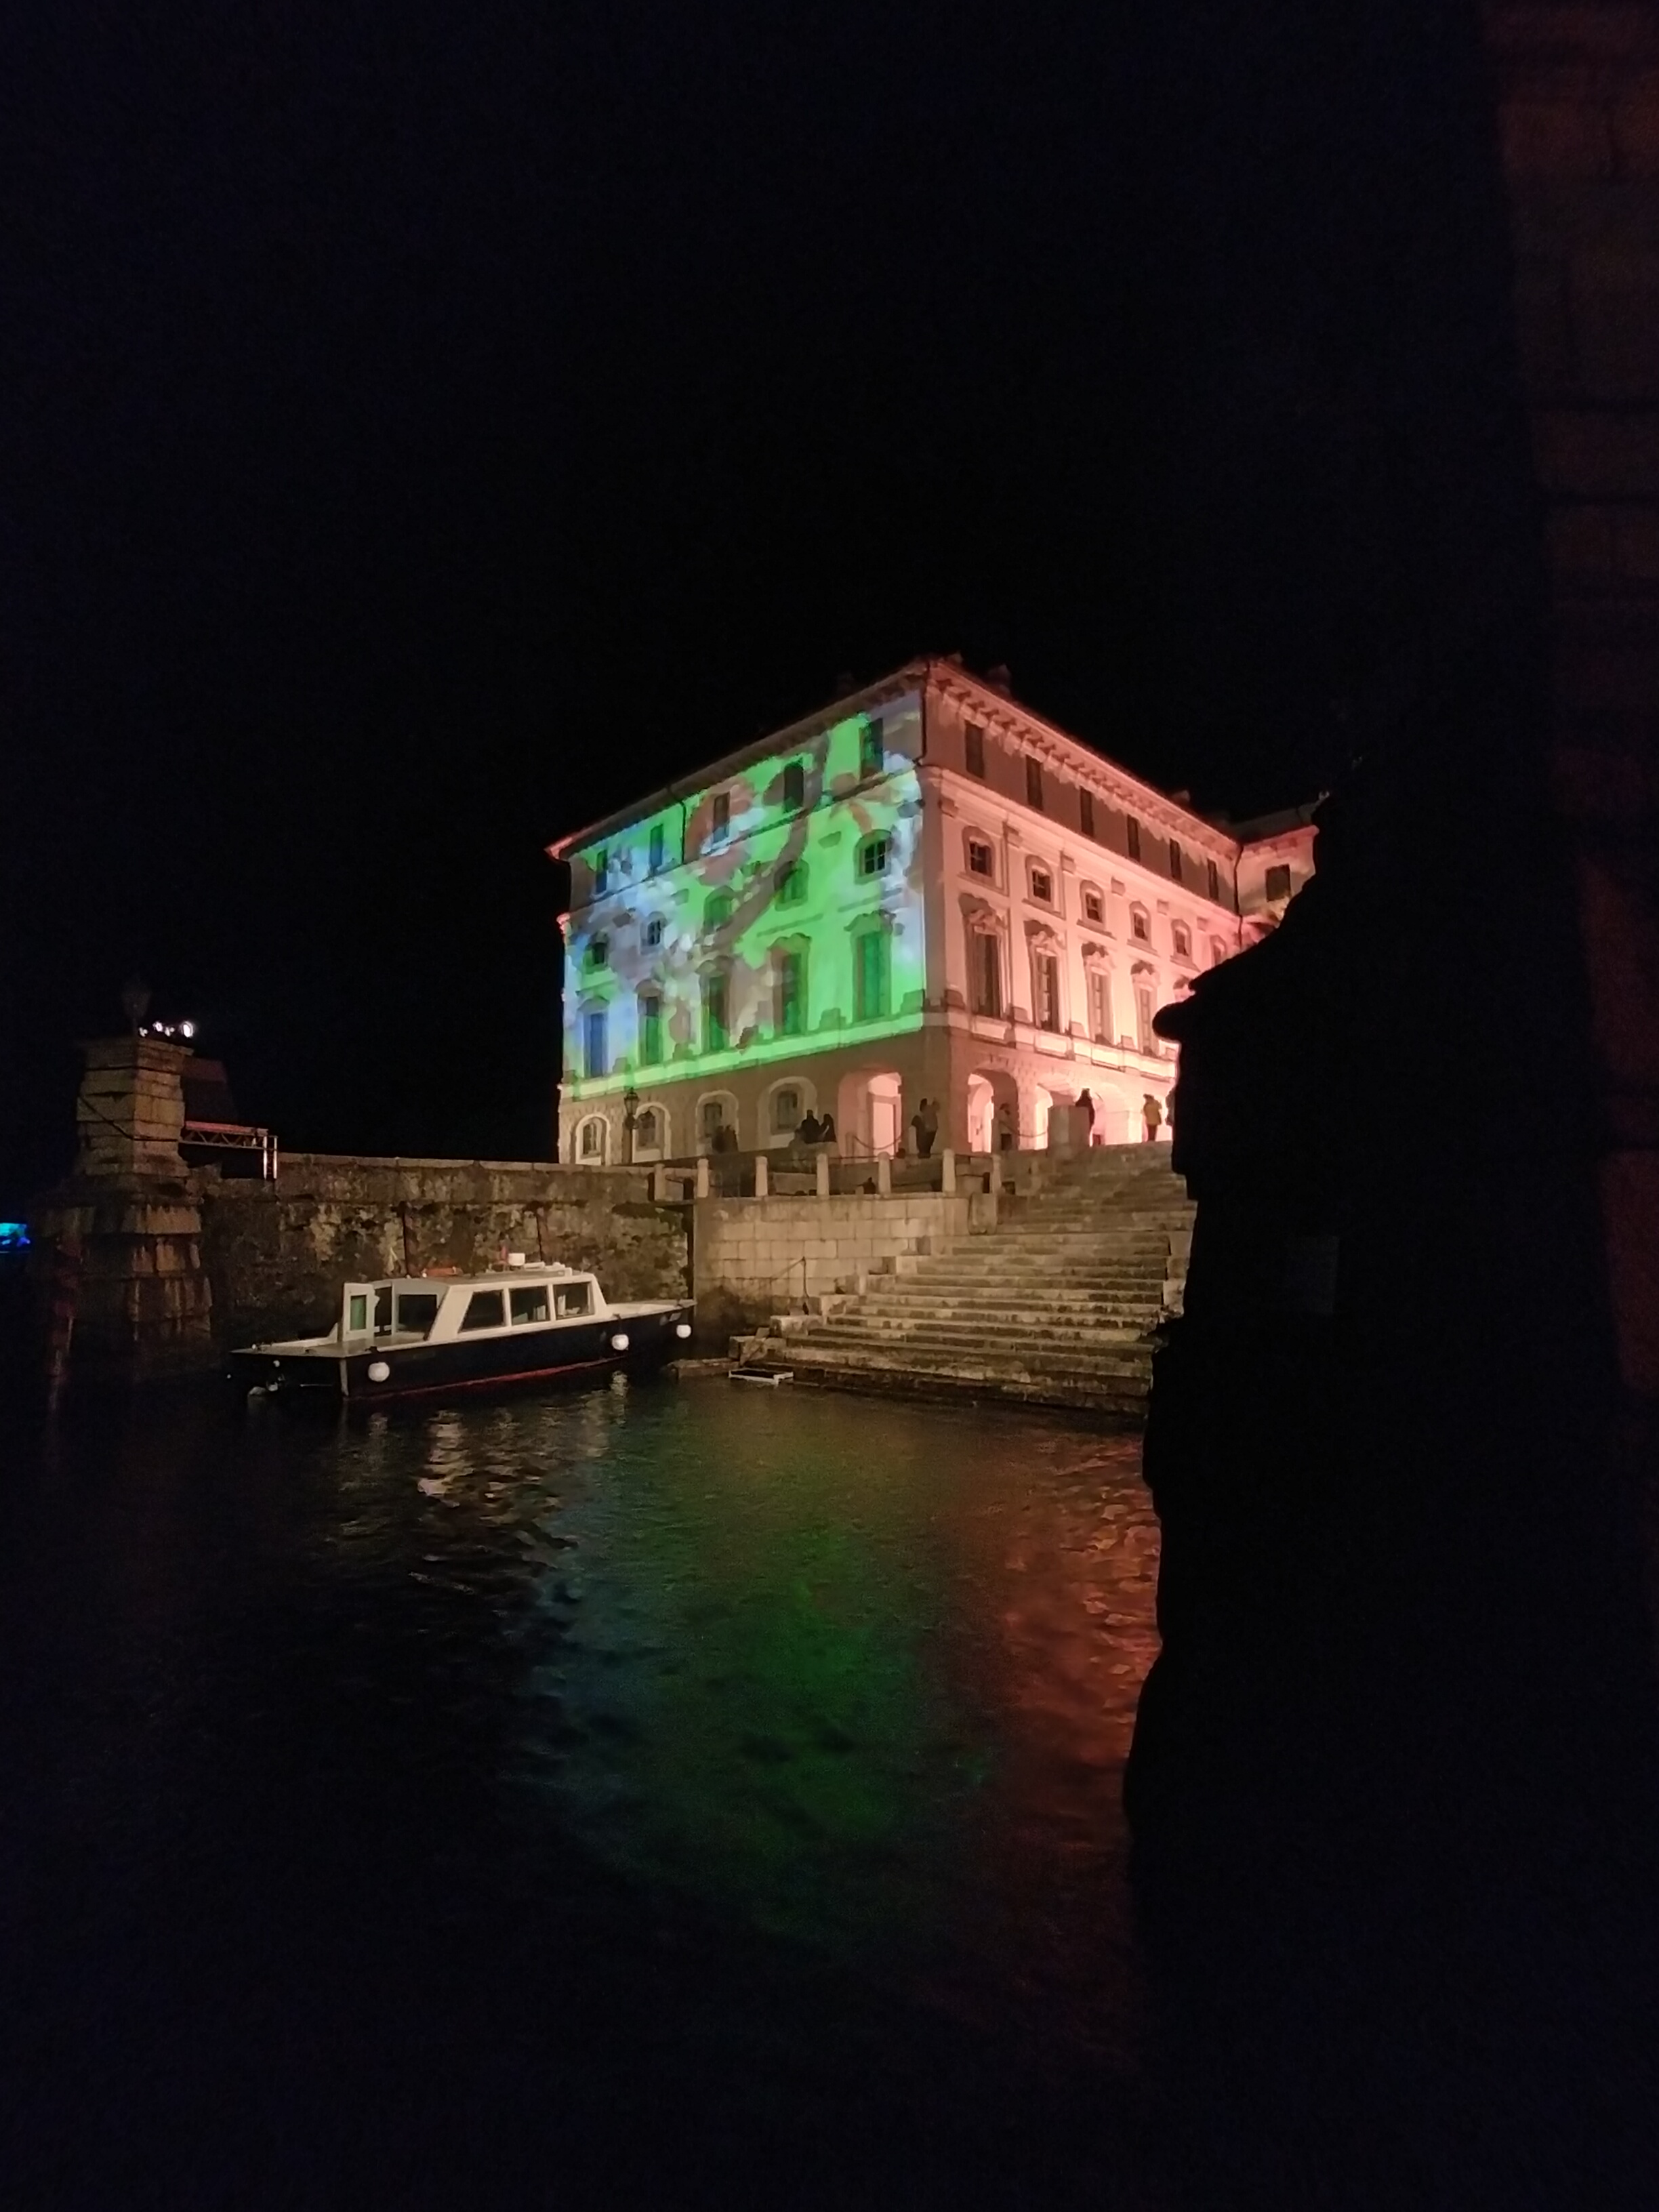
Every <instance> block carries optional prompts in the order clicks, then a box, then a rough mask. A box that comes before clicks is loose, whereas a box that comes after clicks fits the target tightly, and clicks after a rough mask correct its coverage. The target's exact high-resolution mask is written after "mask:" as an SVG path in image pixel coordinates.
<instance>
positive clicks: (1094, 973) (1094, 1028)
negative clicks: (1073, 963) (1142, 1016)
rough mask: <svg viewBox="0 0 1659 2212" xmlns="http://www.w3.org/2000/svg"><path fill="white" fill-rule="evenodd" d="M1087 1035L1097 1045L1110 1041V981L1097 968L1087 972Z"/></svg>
mask: <svg viewBox="0 0 1659 2212" xmlns="http://www.w3.org/2000/svg"><path fill="white" fill-rule="evenodd" d="M1089 1034H1090V1036H1091V1037H1092V1038H1093V1039H1094V1041H1095V1042H1096V1043H1097V1044H1110V1042H1111V1041H1112V979H1111V977H1110V976H1109V975H1108V974H1107V972H1106V970H1105V969H1103V968H1099V967H1091V969H1090V970H1089Z"/></svg>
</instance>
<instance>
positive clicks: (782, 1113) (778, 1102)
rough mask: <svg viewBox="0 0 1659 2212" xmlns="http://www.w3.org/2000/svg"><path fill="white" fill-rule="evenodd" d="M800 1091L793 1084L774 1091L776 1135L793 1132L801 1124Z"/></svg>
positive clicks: (773, 1129) (773, 1110)
mask: <svg viewBox="0 0 1659 2212" xmlns="http://www.w3.org/2000/svg"><path fill="white" fill-rule="evenodd" d="M800 1118H801V1113H800V1093H799V1091H797V1090H795V1089H794V1088H793V1086H792V1085H789V1084H787V1083H786V1084H785V1085H784V1086H783V1088H782V1090H781V1091H774V1092H773V1093H772V1133H773V1135H774V1136H775V1137H787V1136H791V1135H793V1133H794V1132H795V1130H796V1129H797V1128H799V1126H800Z"/></svg>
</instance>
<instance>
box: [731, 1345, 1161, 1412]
mask: <svg viewBox="0 0 1659 2212" xmlns="http://www.w3.org/2000/svg"><path fill="white" fill-rule="evenodd" d="M757 1364H764V1363H763V1362H757ZM774 1364H775V1365H776V1366H778V1367H787V1368H788V1369H790V1370H792V1372H793V1374H795V1375H796V1376H798V1377H809V1376H821V1377H830V1376H834V1377H836V1378H837V1379H840V1380H842V1381H844V1382H846V1383H849V1384H854V1383H857V1382H858V1381H859V1380H860V1378H863V1377H869V1378H872V1379H876V1380H885V1381H888V1382H898V1381H900V1380H902V1378H904V1377H908V1376H914V1377H915V1378H917V1379H918V1380H928V1381H933V1382H938V1383H949V1384H951V1385H952V1386H954V1387H955V1388H957V1389H962V1390H964V1391H969V1392H975V1391H984V1392H989V1393H990V1394H992V1395H1006V1396H1012V1397H1019V1398H1027V1399H1030V1400H1033V1401H1036V1402H1040V1403H1043V1404H1048V1405H1079V1406H1101V1407H1121V1409H1122V1410H1124V1411H1125V1412H1127V1413H1138V1412H1144V1410H1145V1407H1146V1398H1147V1395H1148V1394H1149V1391H1150V1389H1151V1382H1152V1368H1151V1363H1150V1362H1148V1363H1147V1364H1146V1367H1145V1368H1144V1369H1142V1368H1137V1367H1130V1366H1124V1367H1121V1368H1118V1369H1115V1370H1105V1369H1085V1368H1081V1367H1078V1366H1073V1365H1067V1366H1066V1367H1064V1368H1061V1369H1056V1370H1053V1371H1051V1372H1050V1371H1044V1370H1036V1369H1030V1368H1024V1367H1014V1366H1005V1365H1001V1364H991V1363H988V1362H985V1361H978V1360H975V1361H966V1360H960V1359H957V1360H950V1359H928V1358H923V1357H921V1356H914V1357H906V1358H887V1359H878V1358H872V1357H870V1356H869V1355H867V1354H865V1355H848V1354H846V1353H837V1352H835V1351H833V1350H824V1351H821V1352H817V1353H815V1354H807V1353H805V1352H802V1353H799V1354H798V1353H796V1352H791V1353H790V1354H789V1356H788V1357H787V1358H780V1359H778V1360H777V1361H776V1362H775V1363H774Z"/></svg>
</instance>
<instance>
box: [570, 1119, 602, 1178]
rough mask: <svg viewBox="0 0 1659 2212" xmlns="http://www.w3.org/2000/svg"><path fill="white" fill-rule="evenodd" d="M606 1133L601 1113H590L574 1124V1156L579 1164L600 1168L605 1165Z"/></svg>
mask: <svg viewBox="0 0 1659 2212" xmlns="http://www.w3.org/2000/svg"><path fill="white" fill-rule="evenodd" d="M607 1133H608V1131H607V1127H606V1123H605V1116H604V1115H602V1114H590V1115H588V1116H587V1118H586V1121H579V1122H578V1123H577V1124H576V1158H577V1161H578V1163H579V1164H580V1165H581V1166H583V1167H590V1168H602V1167H603V1166H604V1165H605V1138H606V1135H607Z"/></svg>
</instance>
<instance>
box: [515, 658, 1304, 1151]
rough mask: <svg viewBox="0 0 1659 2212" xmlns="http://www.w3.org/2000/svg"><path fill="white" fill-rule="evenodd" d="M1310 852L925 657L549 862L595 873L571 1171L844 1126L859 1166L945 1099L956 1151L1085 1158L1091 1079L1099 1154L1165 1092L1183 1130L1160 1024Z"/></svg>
mask: <svg viewBox="0 0 1659 2212" xmlns="http://www.w3.org/2000/svg"><path fill="white" fill-rule="evenodd" d="M872 732H874V735H873V737H872ZM773 817H776V818H775V819H774V818H773ZM665 822H666V823H667V825H668V827H667V830H666V833H665V831H664V829H663V828H662V826H661V825H662V824H663V823H665ZM711 823H718V824H719V825H720V833H719V836H718V839H717V840H714V842H711V833H710V829H709V827H708V825H709V824H711ZM635 848H638V849H637V851H636V850H635ZM774 848H776V850H775V851H774ZM877 848H879V849H880V852H881V857H882V859H883V861H884V873H882V874H881V875H880V876H876V875H874V874H872V871H871V868H870V862H871V860H872V854H873V853H874V852H875V850H876V849H877ZM1312 848H1313V831H1312V828H1311V826H1310V823H1308V821H1307V819H1306V812H1305V810H1304V811H1302V812H1299V813H1297V814H1296V815H1285V816H1283V817H1276V818H1274V819H1273V820H1272V821H1269V822H1264V823H1260V824H1255V825H1247V826H1243V827H1242V828H1234V827H1231V826H1223V825H1219V824H1218V823H1215V822H1212V821H1210V820H1207V819H1206V817H1203V816H1201V815H1200V814H1197V813H1194V811H1192V810H1191V808H1190V807H1188V806H1187V805H1184V804H1182V803H1181V802H1180V801H1178V800H1176V799H1172V798H1170V797H1169V796H1167V795H1166V794H1164V793H1161V792H1159V791H1157V790H1155V789H1154V788H1153V787H1152V786H1150V785H1148V784H1146V783H1143V782H1141V781H1139V779H1138V778H1136V777H1134V776H1133V775H1130V774H1129V773H1128V772H1127V770H1126V769H1121V768H1119V767H1118V766H1116V765H1115V763H1113V762H1111V761H1109V760H1107V759H1105V758H1103V757H1102V756H1101V755H1100V754H1098V753H1097V752H1095V751H1093V750H1091V748H1089V747H1088V746H1086V745H1084V744H1080V743H1079V742H1078V740H1076V739H1075V738H1070V737H1068V736H1066V733H1065V732H1062V731H1060V730H1059V729H1056V728H1055V727H1054V726H1053V725H1052V724H1050V723H1048V722H1045V721H1043V720H1042V719H1041V718H1040V717H1038V716H1036V715H1035V714H1030V712H1028V711H1027V710H1026V709H1025V708H1023V707H1021V706H1020V705H1019V704H1018V702H1015V701H1014V700H1013V699H1012V698H1011V697H1010V696H1007V695H1006V692H1005V691H1004V690H1001V689H1000V688H998V687H997V686H996V685H994V684H989V683H987V682H984V681H981V679H980V678H976V677H974V676H972V675H970V674H969V673H968V672H967V671H965V670H964V669H963V668H962V667H960V666H959V665H957V664H956V663H955V662H954V661H951V660H931V659H930V660H919V661H915V662H913V663H911V664H909V665H907V666H906V667H904V668H902V669H900V670H898V671H896V672H895V673H894V674H893V675H892V676H891V677H890V678H886V679H885V680H884V682H882V683H880V684H872V685H871V686H869V687H868V688H867V689H866V690H863V691H860V692H859V693H857V694H855V695H854V696H852V697H850V698H847V699H842V700H838V701H837V702H836V703H835V704H834V705H833V706H832V707H829V708H825V709H824V711H823V713H822V714H818V715H815V716H813V717H811V718H808V719H807V720H804V721H802V722H799V723H798V724H795V725H793V726H791V727H790V728H788V729H786V730H783V731H780V732H777V733H775V735H773V736H771V737H769V738H766V739H765V740H763V742H762V743H761V744H756V745H750V746H747V747H744V749H743V750H741V751H738V752H734V753H732V754H731V755H728V756H727V757H725V758H724V759H722V760H720V761H717V762H714V763H712V764H711V765H710V766H709V767H708V769H704V770H702V771H701V772H699V774H698V775H696V778H695V779H691V780H688V781H687V782H685V783H684V784H681V785H678V786H676V787H674V789H673V790H672V791H671V792H670V793H662V792H659V793H652V794H650V795H649V796H647V797H646V798H644V799H641V802H640V804H639V805H637V806H635V807H630V808H628V809H625V810H623V811H621V812H619V813H618V814H617V815H615V816H613V817H611V818H610V819H608V820H607V821H605V822H604V823H597V824H594V825H592V827H591V828H589V829H584V830H582V831H580V832H579V833H577V834H576V835H574V836H570V837H567V838H564V839H562V840H560V841H559V842H557V843H556V844H555V845H553V846H552V847H550V852H551V853H552V854H554V856H555V857H556V858H560V859H564V860H568V861H569V863H570V866H571V872H572V900H571V908H570V911H569V913H568V915H565V916H564V917H562V920H563V922H564V927H565V933H566V942H567V973H566V984H565V1052H564V1067H565V1074H564V1080H563V1085H562V1099H561V1107H560V1128H559V1139H560V1145H559V1150H560V1157H561V1158H563V1159H567V1160H571V1161H574V1162H576V1163H578V1164H580V1163H582V1162H584V1161H586V1163H588V1164H592V1165H594V1166H600V1165H614V1164H618V1163H620V1162H623V1161H625V1160H627V1159H628V1158H629V1155H630V1153H631V1156H632V1158H634V1159H635V1160H636V1161H644V1160H653V1159H664V1158H686V1157H690V1156H692V1155H695V1154H696V1153H699V1152H706V1151H708V1150H709V1149H710V1148H711V1147H712V1146H713V1145H714V1141H715V1132H716V1131H717V1130H719V1129H720V1128H725V1129H728V1130H730V1131H731V1132H732V1139H721V1141H723V1142H725V1141H735V1143H736V1145H737V1146H738V1148H739V1149H742V1150H744V1151H751V1150H757V1149H761V1148H764V1147H769V1146H781V1145H784V1144H787V1142H788V1141H789V1139H790V1136H791V1134H792V1133H793V1128H794V1127H795V1124H796V1123H797V1122H798V1121H799V1119H800V1116H801V1115H803V1114H805V1113H806V1112H808V1111H811V1112H814V1113H818V1114H822V1113H823V1112H824V1111H825V1110H826V1109H827V1110H829V1111H830V1112H832V1113H833V1114H834V1115H835V1116H836V1127H837V1133H838V1139H839V1142H840V1145H841V1148H842V1152H853V1153H855V1154H861V1153H864V1152H872V1153H879V1152H892V1151H894V1150H896V1148H897V1147H898V1146H900V1145H908V1144H911V1143H913V1142H914V1138H913V1134H912V1131H911V1116H912V1115H913V1114H914V1113H915V1111H916V1109H917V1108H918V1106H919V1104H920V1102H921V1100H922V1099H923V1098H924V1097H925V1098H927V1099H931V1100H933V1102H934V1103H935V1104H936V1105H937V1107H938V1109H939V1135H938V1139H937V1145H938V1147H939V1149H943V1148H945V1146H950V1147H951V1148H952V1149H954V1150H956V1151H957V1152H988V1151H992V1150H994V1149H995V1148H996V1146H997V1144H998V1139H999V1133H1000V1130H1003V1129H1008V1128H1012V1131H1013V1132H1014V1133H1015V1136H1016V1140H1017V1142H1018V1145H1019V1146H1021V1147H1022V1148H1030V1147H1041V1146H1061V1145H1066V1144H1069V1143H1070V1142H1072V1141H1073V1133H1074V1132H1073V1115H1071V1114H1070V1113H1069V1112H1068V1111H1067V1109H1069V1108H1070V1107H1071V1105H1072V1103H1073V1101H1074V1100H1075V1099H1076V1098H1077V1097H1078V1096H1079V1093H1080V1092H1082V1091H1085V1090H1087V1091H1088V1092H1089V1093H1090V1096H1091V1100H1092V1102H1093V1104H1094V1117H1093V1134H1094V1138H1095V1140H1096V1141H1097V1142H1102V1143H1106V1144H1122V1143H1128V1142H1133V1141H1139V1139H1141V1136H1142V1133H1143V1118H1142V1117H1143V1105H1144V1101H1145V1100H1146V1097H1148V1096H1151V1097H1154V1098H1156V1099H1157V1100H1158V1103H1159V1104H1160V1106H1161V1107H1163V1108H1164V1109H1165V1115H1166V1118H1165V1121H1164V1127H1163V1128H1162V1130H1161V1132H1160V1135H1161V1136H1162V1137H1163V1138H1164V1139H1167V1137H1168V1135H1169V1127H1168V1121H1167V1104H1168V1097H1169V1092H1170V1088H1171V1085H1172V1084H1173V1080H1174V1075H1175V1064H1174V1059H1173V1048H1170V1047H1167V1046H1165V1045H1164V1043H1163V1042H1161V1040H1160V1039H1158V1037H1157V1036H1155V1034H1154V1033H1153V1029H1152V1017H1153V1015H1154V1014H1155V1012H1157V1010H1158V1007H1159V1006H1162V1005H1164V1004H1165V1003H1166V1002H1167V1001H1169V1000H1171V999H1174V998H1176V997H1178V996H1179V995H1180V994H1182V992H1184V991H1185V990H1186V989H1188V987H1190V985H1191V983H1192V981H1193V979H1194V977H1195V976H1196V975H1199V974H1200V973H1201V972H1202V971H1203V970H1204V969H1206V968H1209V967H1212V966H1214V965H1216V964H1217V963H1219V962H1220V961H1223V960H1225V959H1229V958H1231V957H1232V955H1233V954H1234V953H1236V952H1237V951H1240V950H1241V949H1243V946H1245V945H1249V944H1250V943H1252V942H1254V941H1255V939H1256V938H1257V937H1258V936H1259V935H1261V934H1262V933H1265V932H1266V931H1267V930H1268V929H1270V928H1272V927H1273V925H1274V923H1275V922H1276V921H1277V920H1278V917H1279V915H1280V914H1281V913H1282V912H1283V910H1284V907H1285V903H1286V902H1287V901H1288V899H1289V898H1290V897H1291V896H1293V895H1294V894H1295V892H1296V891H1297V890H1299V889H1300V888H1301V885H1302V884H1303V883H1304V882H1305V881H1306V880H1307V878H1308V876H1309V875H1310V873H1311V872H1312V866H1313V850H1312ZM876 931H879V932H880V933H881V935H882V938H883V945H882V946H880V947H873V946H872V945H870V944H869V942H868V941H867V940H868V939H869V938H870V937H871V935H872V932H876ZM774 940H775V942H774ZM596 948H597V950H598V953H599V964H598V965H597V966H596V963H595V951H596ZM878 959H879V961H880V962H882V963H885V965H884V968H883V969H882V973H883V975H884V976H885V977H886V978H887V982H886V984H885V985H884V987H883V988H882V989H878V990H872V988H871V987H870V984H869V978H870V976H871V975H874V974H875V973H876V968H875V965H874V963H876V962H877V961H878ZM781 977H782V978H785V979H787V980H786V981H785V982H784V983H783V984H782V985H781V984H780V978H781ZM809 979H810V980H809ZM809 1001H810V1003H809ZM711 1005H717V1006H718V1008H719V1016H720V1018H719V1021H718V1024H715V1023H714V1022H712V1021H711V1020H710V1018H708V1008H709V1006H711ZM627 1091H632V1092H633V1093H634V1094H635V1099H636V1102H637V1103H636V1104H635V1124H634V1127H633V1128H632V1130H631V1131H630V1130H629V1127H627V1124H626V1120H625V1115H624V1111H623V1094H624V1093H625V1092H627Z"/></svg>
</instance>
